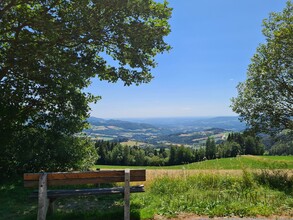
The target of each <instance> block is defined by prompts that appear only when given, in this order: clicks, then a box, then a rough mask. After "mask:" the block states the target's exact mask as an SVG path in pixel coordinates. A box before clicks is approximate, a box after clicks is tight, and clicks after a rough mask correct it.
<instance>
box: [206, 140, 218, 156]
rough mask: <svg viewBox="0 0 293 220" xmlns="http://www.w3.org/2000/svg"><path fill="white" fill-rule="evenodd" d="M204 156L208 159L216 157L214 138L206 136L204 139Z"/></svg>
mask: <svg viewBox="0 0 293 220" xmlns="http://www.w3.org/2000/svg"><path fill="white" fill-rule="evenodd" d="M206 158H207V159H209V160H210V159H215V158H216V143H215V139H214V138H210V137H208V139H207V141H206Z"/></svg>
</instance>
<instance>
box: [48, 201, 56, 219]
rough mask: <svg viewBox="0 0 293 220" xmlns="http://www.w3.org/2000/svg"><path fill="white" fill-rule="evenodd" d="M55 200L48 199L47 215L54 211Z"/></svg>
mask: <svg viewBox="0 0 293 220" xmlns="http://www.w3.org/2000/svg"><path fill="white" fill-rule="evenodd" d="M55 200H56V199H50V201H49V208H48V214H49V215H52V214H54V212H55V209H56V207H55Z"/></svg>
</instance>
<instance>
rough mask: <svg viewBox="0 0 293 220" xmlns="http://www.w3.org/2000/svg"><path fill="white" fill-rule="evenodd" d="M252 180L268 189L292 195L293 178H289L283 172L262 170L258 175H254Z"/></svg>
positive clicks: (287, 174)
mask: <svg viewBox="0 0 293 220" xmlns="http://www.w3.org/2000/svg"><path fill="white" fill-rule="evenodd" d="M254 179H255V180H256V181H257V182H258V183H260V184H262V185H267V186H268V187H270V188H273V189H277V190H279V191H284V192H288V193H292V191H293V176H290V175H289V173H288V171H285V170H275V169H274V170H262V171H261V172H260V173H254Z"/></svg>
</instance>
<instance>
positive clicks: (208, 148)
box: [95, 133, 264, 166]
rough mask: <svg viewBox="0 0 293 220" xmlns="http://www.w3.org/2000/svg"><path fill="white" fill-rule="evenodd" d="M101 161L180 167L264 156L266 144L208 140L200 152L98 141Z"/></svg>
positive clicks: (246, 138)
mask: <svg viewBox="0 0 293 220" xmlns="http://www.w3.org/2000/svg"><path fill="white" fill-rule="evenodd" d="M95 146H96V149H97V153H98V155H99V159H98V160H97V164H106V165H135V166H165V165H179V164H187V163H193V162H199V161H203V160H209V159H215V158H225V157H236V156H237V155H244V154H252V155H262V154H263V153H264V147H263V144H262V143H261V142H260V140H259V138H258V137H254V136H250V135H246V134H240V133H232V134H229V136H228V138H227V140H226V141H224V142H222V143H221V144H218V145H217V144H216V143H215V140H214V138H208V139H207V141H206V144H205V146H202V147H200V148H198V149H195V148H190V147H184V146H174V145H173V146H170V147H168V148H159V149H157V148H154V147H138V146H134V147H130V146H123V145H121V144H120V143H115V142H109V141H97V142H96V144H95Z"/></svg>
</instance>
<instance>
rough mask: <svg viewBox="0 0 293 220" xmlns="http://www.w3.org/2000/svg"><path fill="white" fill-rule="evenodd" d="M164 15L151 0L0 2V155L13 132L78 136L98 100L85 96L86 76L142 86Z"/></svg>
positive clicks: (165, 28)
mask: <svg viewBox="0 0 293 220" xmlns="http://www.w3.org/2000/svg"><path fill="white" fill-rule="evenodd" d="M170 16H171V9H170V8H168V5H167V2H164V3H156V2H154V1H152V0H148V1H144V0H128V1H124V0H111V1H108V0H99V1H93V0H80V1H72V0H67V1H62V0H47V1H43V0H28V1H22V0H7V1H0V23H1V29H0V51H1V52H0V94H1V96H0V124H1V126H0V145H1V149H2V152H5V154H6V155H5V154H1V156H3V158H4V157H5V158H6V157H7V158H9V155H10V154H11V152H10V149H11V148H13V145H14V144H12V143H11V140H14V139H18V137H17V134H18V132H19V131H21V132H25V131H27V132H29V129H31V128H34V129H37V130H38V131H40V132H41V133H42V132H44V131H50V132H53V133H54V134H55V135H53V136H58V137H60V138H65V139H66V138H68V137H70V136H71V135H73V134H75V133H76V132H80V131H81V130H82V129H83V128H84V127H85V119H86V118H87V117H88V112H89V110H90V108H89V103H90V102H93V101H97V100H98V99H99V97H97V96H94V95H93V94H89V93H86V92H84V88H86V87H87V86H89V85H90V82H91V79H92V78H93V77H97V78H99V79H100V80H106V81H108V82H113V83H114V82H117V81H118V80H120V81H122V82H124V84H125V85H131V84H137V85H138V84H140V83H147V82H149V81H150V80H151V79H152V75H151V69H152V68H154V67H155V66H156V62H155V60H154V57H155V56H156V55H157V54H158V53H162V52H164V51H168V50H169V49H170V46H169V45H168V44H167V43H166V42H165V41H164V36H166V35H168V34H169V32H170V26H169V24H168V19H169V18H170ZM53 136H52V137H53ZM48 137H49V136H48ZM50 137H51V136H50ZM0 161H1V160H0ZM0 168H1V166H0Z"/></svg>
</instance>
